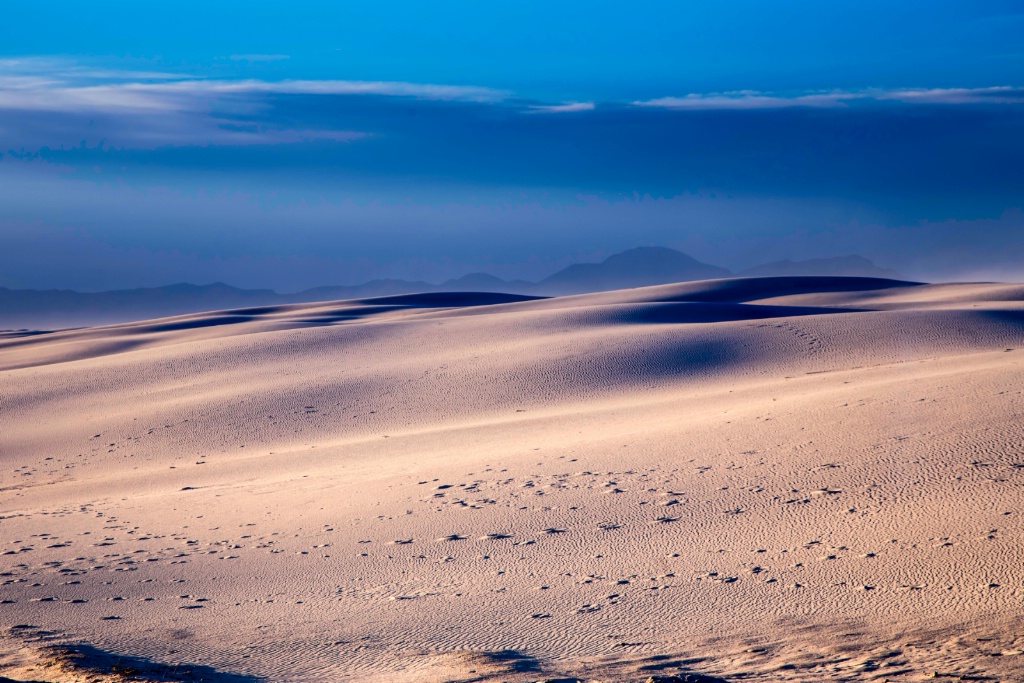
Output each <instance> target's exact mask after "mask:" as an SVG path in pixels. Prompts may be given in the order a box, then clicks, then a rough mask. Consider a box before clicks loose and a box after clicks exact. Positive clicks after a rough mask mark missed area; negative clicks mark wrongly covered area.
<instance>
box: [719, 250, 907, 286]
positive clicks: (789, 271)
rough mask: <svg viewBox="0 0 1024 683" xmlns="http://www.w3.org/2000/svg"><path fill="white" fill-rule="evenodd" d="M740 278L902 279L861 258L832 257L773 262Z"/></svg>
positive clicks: (898, 275)
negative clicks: (793, 276) (833, 277)
mask: <svg viewBox="0 0 1024 683" xmlns="http://www.w3.org/2000/svg"><path fill="white" fill-rule="evenodd" d="M737 275H739V276H740V277H771V276H779V275H843V276H849V277H884V278H891V279H894V280H899V279H903V276H902V275H900V274H899V273H898V272H896V271H895V270H889V269H887V268H879V267H878V266H876V265H875V264H874V263H873V262H872V261H870V260H868V259H866V258H864V257H863V256H856V255H851V256H834V257H832V258H815V259H808V260H806V261H789V260H785V261H773V262H772V263H765V264H763V265H760V266H754V267H753V268H748V269H746V270H741V271H740V272H739V273H737Z"/></svg>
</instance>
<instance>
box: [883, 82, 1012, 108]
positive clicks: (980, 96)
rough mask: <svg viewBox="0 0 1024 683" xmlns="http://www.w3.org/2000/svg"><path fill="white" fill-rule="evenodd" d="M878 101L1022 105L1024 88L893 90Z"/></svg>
mask: <svg viewBox="0 0 1024 683" xmlns="http://www.w3.org/2000/svg"><path fill="white" fill-rule="evenodd" d="M878 99H880V100H899V101H900V102H911V103H920V104H986V103H987V104H1024V88H1014V87H1011V86H998V87H993V88H930V89H922V90H894V91H892V92H888V93H884V94H882V95H880V96H878Z"/></svg>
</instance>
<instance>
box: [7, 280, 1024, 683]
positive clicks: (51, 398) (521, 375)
mask: <svg viewBox="0 0 1024 683" xmlns="http://www.w3.org/2000/svg"><path fill="white" fill-rule="evenodd" d="M851 286H852V287H854V288H855V289H862V288H864V287H871V288H876V287H878V286H880V283H878V282H875V283H871V282H864V281H860V280H855V279H849V280H847V279H838V278H800V279H798V280H793V279H784V280H776V279H764V280H724V281H709V282H704V283H688V284H683V285H667V286H659V287H649V288H643V289H635V290H624V291H620V292H610V293H605V294H594V295H582V296H575V297H564V298H560V299H552V300H541V301H528V302H521V303H507V304H500V305H491V306H475V307H449V308H436V307H433V306H434V303H435V302H436V301H437V299H436V297H434V298H432V297H431V296H425V297H421V298H415V297H413V298H397V299H390V300H386V301H384V303H383V304H382V303H381V302H380V301H366V302H334V303H330V304H316V305H309V306H287V307H277V308H272V309H264V310H262V311H258V312H235V313H216V314H205V315H197V316H185V317H181V318H174V319H165V320H161V321H150V322H146V323H140V324H133V325H119V326H111V327H104V328H92V329H86V330H77V331H67V332H60V333H55V334H49V335H41V336H35V337H20V338H10V337H9V338H5V339H0V458H2V470H0V515H2V519H0V553H6V554H3V555H0V568H2V570H3V572H4V576H3V577H2V581H3V585H2V586H0V598H2V599H3V601H4V602H3V604H0V625H3V626H6V627H12V626H16V625H22V626H31V628H24V627H23V628H14V629H10V628H8V630H7V631H6V633H7V634H8V635H7V637H6V638H5V639H4V648H3V649H2V651H0V674H2V675H6V676H10V677H12V678H20V679H28V678H38V679H40V680H69V681H70V680H79V679H76V678H75V676H76V675H78V674H75V673H74V672H73V667H69V666H67V665H61V664H59V663H54V661H53V660H52V659H47V658H48V657H50V655H49V654H47V653H46V652H45V651H42V650H39V649H38V646H39V645H41V644H61V643H65V642H67V643H88V644H90V645H91V646H95V647H96V648H98V649H99V650H102V651H104V652H107V653H113V655H112V656H114V657H121V656H131V657H137V658H141V659H145V660H148V661H150V662H152V663H163V664H170V665H172V666H173V665H178V664H180V663H184V664H192V665H204V666H208V667H212V669H213V670H215V671H207V672H206V673H205V674H203V675H206V676H207V678H205V680H225V681H234V682H243V681H251V680H254V679H253V678H250V676H253V677H259V678H262V679H265V680H269V681H275V682H277V681H281V682H285V681H296V682H298V681H303V682H305V681H341V680H346V681H348V680H352V681H474V680H495V681H497V680H507V681H532V680H540V679H544V678H545V677H552V678H553V677H559V676H561V677H579V678H581V679H584V680H591V679H594V680H606V681H633V680H644V679H645V678H646V677H647V676H650V675H654V674H661V675H668V674H674V673H677V672H682V671H690V672H701V673H705V674H711V675H715V676H720V677H723V678H725V679H728V680H734V679H736V678H737V677H741V676H745V677H747V678H748V679H753V680H844V679H848V680H862V679H863V680H882V679H888V680H900V681H902V680H906V681H916V680H920V679H922V678H923V677H924V676H926V675H930V674H932V673H933V672H938V673H939V674H940V676H939V677H940V679H941V677H942V676H944V675H946V674H949V675H958V676H962V675H964V674H966V675H968V676H992V677H994V679H999V680H1004V681H1005V680H1024V673H1022V672H1024V654H1022V652H1024V619H1022V617H1024V609H1022V601H1024V518H1022V516H1024V507H1022V502H1024V287H1022V286H1018V285H1013V286H1010V285H985V284H979V285H971V284H966V285H942V286H913V287H899V288H894V289H886V290H879V291H873V290H872V289H869V290H868V291H855V292H850V291H845V290H847V289H849V288H850V287H851ZM694 301H698V302H697V303H694ZM403 302H404V303H409V302H412V303H414V304H416V305H415V307H408V306H402V305H399V304H402V303H403ZM446 303H459V302H458V301H454V302H453V301H450V300H448V301H446ZM473 303H480V301H476V302H473ZM766 305H770V306H778V307H780V308H766V307H765V306H766ZM755 318H756V319H755ZM213 323H218V324H213ZM1018 349H1019V350H1018ZM110 617H118V618H117V619H112V618H110ZM40 631H48V632H50V633H49V634H41V633H40ZM496 653H497V654H496ZM126 661H127V660H126ZM133 661H134V660H133ZM33 666H34V667H35V668H33ZM184 671H185V669H180V670H179V673H181V672H184ZM218 672H219V673H218ZM186 673H187V672H186ZM229 674H235V675H229ZM192 675H193V677H194V678H195V677H202V676H200V675H199V674H195V672H194V671H193V672H192ZM218 676H219V677H218ZM182 677H185V676H184V674H182ZM80 680H85V679H84V678H80ZM968 680H970V679H969V678H968ZM978 680H981V679H978Z"/></svg>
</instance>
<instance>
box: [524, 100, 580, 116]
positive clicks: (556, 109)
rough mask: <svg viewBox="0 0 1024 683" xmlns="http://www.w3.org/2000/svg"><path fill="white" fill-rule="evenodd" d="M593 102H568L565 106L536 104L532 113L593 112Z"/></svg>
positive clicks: (532, 107) (531, 108)
mask: <svg viewBox="0 0 1024 683" xmlns="http://www.w3.org/2000/svg"><path fill="white" fill-rule="evenodd" d="M594 106H595V105H594V103H593V102H566V103H565V104H536V105H532V106H531V107H530V111H531V112H534V113H538V114H568V113H572V112H578V111H593V110H594Z"/></svg>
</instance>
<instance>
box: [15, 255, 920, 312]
mask: <svg viewBox="0 0 1024 683" xmlns="http://www.w3.org/2000/svg"><path fill="white" fill-rule="evenodd" d="M731 274H732V273H731V272H730V271H729V270H727V269H725V268H721V267H718V266H713V265H709V264H706V263H701V262H700V261H697V260H696V259H694V258H692V257H690V256H687V255H686V254H683V253H681V252H678V251H675V250H673V249H667V248H664V247H641V248H636V249H630V250H628V251H625V252H622V253H620V254H615V255H613V256H610V257H608V258H607V259H605V260H604V261H602V262H600V263H580V264H575V265H572V266H569V267H567V268H564V269H562V270H560V271H558V272H556V273H554V274H553V275H550V276H548V277H546V278H544V279H542V280H540V281H539V282H527V281H525V280H512V281H507V280H502V279H501V278H498V277H495V276H493V275H488V274H486V273H470V274H468V275H465V276H463V277H460V278H456V279H453V280H448V281H445V282H443V283H441V284H439V285H437V284H431V283H429V282H422V281H408V280H398V279H387V280H371V281H369V282H365V283H363V284H359V285H351V286H325V287H316V288H313V289H307V290H303V291H301V292H297V293H294V294H278V293H277V292H274V291H273V290H269V289H258V290H252V289H242V288H238V287H232V286H230V285H226V284H223V283H216V284H212V285H190V284H178V285H169V286H166V287H154V288H140V289H132V290H119V291H109V292H95V293H85V292H74V291H69V290H11V289H6V288H3V287H0V329H21V328H26V329H59V328H65V327H80V326H89V325H102V324H109V323H118V322H126V321H129V320H141V319H145V318H152V317H159V316H166V315H178V314H183V313H190V312H199V311H209V310H217V309H223V308H240V307H244V306H260V305H272V304H282V303H302V302H307V301H331V300H340V299H355V298H366V297H377V296H388V295H394V294H408V293H414V292H459V291H463V292H465V291H470V292H513V293H520V294H533V295H540V296H553V295H564V294H580V293H585V292H597V291H605V290H612V289H621V288H628V287H643V286H648V285H655V284H664V283H670V282H684V281H689V280H707V279H713V278H722V277H728V276H730V275H731ZM740 275H744V276H748V275H758V276H768V275H848V276H870V277H889V278H892V277H897V278H898V277H900V276H899V274H898V273H896V272H895V271H892V270H885V269H882V268H879V267H877V266H875V265H874V264H873V263H872V262H871V261H869V260H867V259H865V258H863V257H859V256H848V257H839V258H830V259H829V258H826V259H814V260H810V261H780V262H776V263H768V264H765V265H763V266H759V267H757V268H754V269H751V270H748V271H743V272H741V273H740Z"/></svg>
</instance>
